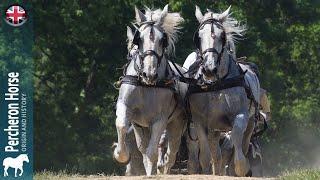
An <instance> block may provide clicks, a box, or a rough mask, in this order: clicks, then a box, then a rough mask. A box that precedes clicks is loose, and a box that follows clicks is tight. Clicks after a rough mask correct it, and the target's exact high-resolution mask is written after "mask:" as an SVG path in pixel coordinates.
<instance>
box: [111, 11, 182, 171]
mask: <svg viewBox="0 0 320 180" xmlns="http://www.w3.org/2000/svg"><path fill="white" fill-rule="evenodd" d="M135 12H136V22H135V23H136V24H137V25H138V26H139V28H138V30H137V31H136V33H135V35H134V38H133V43H134V44H136V45H138V53H137V54H136V55H135V57H134V58H133V59H132V60H131V61H130V63H129V64H128V66H127V68H126V71H125V75H126V76H125V77H124V78H123V79H122V84H121V86H120V90H119V96H118V101H117V105H116V116H117V119H116V128H117V134H118V142H117V144H116V148H115V149H114V153H113V155H114V158H115V159H116V160H117V161H118V162H120V163H127V162H128V161H129V160H130V152H129V151H128V147H127V144H126V134H127V131H128V128H129V125H130V123H131V124H133V129H134V134H135V138H136V143H137V147H138V149H139V151H140V152H141V154H142V157H143V164H144V168H145V171H146V174H147V175H148V176H150V175H151V174H152V172H153V167H154V165H155V163H156V162H157V155H158V152H157V145H158V142H159V140H160V136H161V134H162V133H163V131H164V130H165V129H166V131H167V133H168V140H169V142H168V150H167V152H166V165H165V171H168V170H169V169H170V168H171V166H172V165H173V164H174V161H175V156H176V153H177V151H178V149H179V144H180V140H181V135H182V133H183V131H184V128H185V112H184V107H183V104H182V103H181V102H182V100H179V99H182V96H183V95H181V94H182V93H177V92H183V91H185V89H186V88H187V86H186V85H183V84H182V83H179V82H178V81H176V80H175V77H176V75H177V73H176V72H175V71H173V70H172V64H171V65H170V63H169V61H168V60H167V59H166V56H164V54H165V53H168V54H169V53H171V52H174V43H175V42H176V40H177V33H178V30H179V28H180V26H179V25H180V24H181V22H183V18H182V17H181V16H180V14H179V13H168V5H166V6H165V7H164V9H163V10H160V9H157V10H150V9H149V8H146V10H145V14H143V13H142V12H141V11H140V10H138V9H137V8H135Z"/></svg>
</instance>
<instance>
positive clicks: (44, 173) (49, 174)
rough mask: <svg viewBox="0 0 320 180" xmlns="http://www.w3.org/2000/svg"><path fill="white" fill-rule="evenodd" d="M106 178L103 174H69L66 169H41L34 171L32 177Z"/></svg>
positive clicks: (49, 179)
mask: <svg viewBox="0 0 320 180" xmlns="http://www.w3.org/2000/svg"><path fill="white" fill-rule="evenodd" d="M101 178H102V179H108V176H105V175H104V174H97V175H89V176H85V175H80V174H70V173H68V172H66V171H60V172H52V171H41V172H37V173H35V175H34V177H33V179H35V180H69V179H70V180H78V179H79V180H80V179H101Z"/></svg>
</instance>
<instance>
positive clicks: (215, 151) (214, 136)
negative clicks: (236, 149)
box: [208, 131, 222, 175]
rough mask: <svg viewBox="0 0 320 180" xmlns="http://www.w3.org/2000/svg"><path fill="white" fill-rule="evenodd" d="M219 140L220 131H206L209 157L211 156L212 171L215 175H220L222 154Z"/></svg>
mask: <svg viewBox="0 0 320 180" xmlns="http://www.w3.org/2000/svg"><path fill="white" fill-rule="evenodd" d="M219 140H220V132H217V131H211V132H210V131H209V132H208V141H209V146H210V150H211V157H212V168H213V169H212V172H214V173H215V175H221V174H222V173H221V165H222V155H221V149H220V146H219Z"/></svg>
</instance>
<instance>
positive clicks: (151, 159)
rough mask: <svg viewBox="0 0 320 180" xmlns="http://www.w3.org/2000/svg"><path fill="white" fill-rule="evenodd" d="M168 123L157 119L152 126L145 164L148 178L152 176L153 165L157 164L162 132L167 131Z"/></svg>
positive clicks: (162, 119)
mask: <svg viewBox="0 0 320 180" xmlns="http://www.w3.org/2000/svg"><path fill="white" fill-rule="evenodd" d="M166 125H167V121H165V119H164V118H160V119H157V120H156V121H155V122H154V123H153V124H152V125H151V137H150V140H149V145H148V147H147V149H146V157H145V162H144V167H145V169H146V173H147V176H151V174H152V170H153V165H155V164H156V162H157V159H158V151H157V150H158V143H159V141H160V137H161V134H162V132H163V131H164V130H165V128H166Z"/></svg>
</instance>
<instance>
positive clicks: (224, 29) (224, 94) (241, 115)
mask: <svg viewBox="0 0 320 180" xmlns="http://www.w3.org/2000/svg"><path fill="white" fill-rule="evenodd" d="M229 11H230V7H229V8H228V9H227V10H226V11H225V12H223V13H221V14H218V13H213V12H212V11H211V10H208V12H207V13H206V14H205V15H203V14H202V13H201V10H200V9H199V7H197V6H196V13H195V14H196V17H197V19H198V21H199V23H200V25H199V28H198V29H197V31H196V33H195V34H194V43H195V45H196V47H197V52H196V53H192V54H191V55H189V57H188V58H187V60H186V61H187V62H185V66H187V68H188V69H189V71H188V72H189V75H190V77H193V78H194V79H195V80H196V83H195V84H191V85H190V87H189V90H188V96H189V104H190V111H191V114H192V123H190V124H191V125H192V127H193V128H189V129H190V130H194V131H195V133H196V136H197V137H198V139H197V140H198V141H199V145H200V146H199V151H200V152H199V160H200V165H201V168H202V171H203V173H210V171H211V166H210V164H214V166H212V168H214V172H215V174H218V175H220V174H221V165H222V164H221V150H220V147H219V139H220V131H229V130H231V142H232V145H233V147H234V156H233V157H234V159H233V161H234V165H235V168H234V169H235V173H236V175H238V176H245V175H246V174H247V173H248V171H249V163H248V160H247V158H246V157H245V155H246V154H247V152H248V148H249V143H250V137H251V134H252V130H253V127H254V121H253V119H254V118H250V117H253V116H255V115H256V114H257V111H256V109H257V105H258V103H259V90H260V84H259V80H258V78H257V76H256V74H255V73H254V72H253V71H252V70H250V69H249V68H248V67H247V66H243V65H241V64H238V63H237V62H236V61H235V58H236V57H235V47H234V43H233V41H234V40H235V38H236V37H237V36H241V35H242V33H243V32H244V31H245V28H244V27H243V26H240V25H239V24H238V21H237V20H235V19H233V18H231V17H230V14H229Z"/></svg>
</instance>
